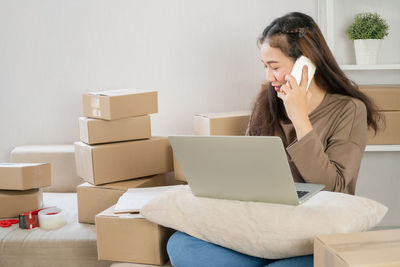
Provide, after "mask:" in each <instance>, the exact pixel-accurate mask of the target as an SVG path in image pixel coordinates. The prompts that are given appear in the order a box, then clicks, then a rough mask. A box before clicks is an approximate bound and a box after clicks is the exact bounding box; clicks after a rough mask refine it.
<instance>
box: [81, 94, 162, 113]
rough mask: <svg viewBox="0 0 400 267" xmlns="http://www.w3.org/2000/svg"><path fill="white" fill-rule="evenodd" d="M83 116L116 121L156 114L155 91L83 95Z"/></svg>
mask: <svg viewBox="0 0 400 267" xmlns="http://www.w3.org/2000/svg"><path fill="white" fill-rule="evenodd" d="M82 101H83V116H85V117H89V118H97V119H104V120H116V119H122V118H128V117H136V116H142V115H146V114H151V113H157V112H158V99H157V91H141V90H135V89H120V90H110V91H101V92H91V93H88V94H83V96H82Z"/></svg>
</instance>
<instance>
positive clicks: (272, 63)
mask: <svg viewBox="0 0 400 267" xmlns="http://www.w3.org/2000/svg"><path fill="white" fill-rule="evenodd" d="M261 60H262V62H263V63H264V67H265V74H266V78H267V81H268V82H270V83H271V85H272V86H273V87H274V89H275V91H279V89H280V87H281V86H282V85H283V84H285V83H286V80H285V76H286V74H290V71H291V70H292V67H293V64H294V60H293V59H292V58H290V57H287V56H285V54H283V52H282V51H281V50H280V49H279V48H275V47H271V46H270V45H269V43H268V42H265V43H263V44H262V45H261Z"/></svg>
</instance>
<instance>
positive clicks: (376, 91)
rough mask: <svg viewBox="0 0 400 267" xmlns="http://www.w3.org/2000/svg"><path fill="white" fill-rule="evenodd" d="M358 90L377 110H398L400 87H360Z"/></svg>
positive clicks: (399, 107) (399, 105) (399, 106)
mask: <svg viewBox="0 0 400 267" xmlns="http://www.w3.org/2000/svg"><path fill="white" fill-rule="evenodd" d="M359 88H360V90H361V92H363V93H364V94H366V95H367V96H368V97H369V98H371V100H372V101H374V103H375V104H376V105H377V107H378V110H381V111H396V110H397V111H399V110H400V85H360V86H359Z"/></svg>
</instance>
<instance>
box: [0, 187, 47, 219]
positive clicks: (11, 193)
mask: <svg viewBox="0 0 400 267" xmlns="http://www.w3.org/2000/svg"><path fill="white" fill-rule="evenodd" d="M42 200H43V193H42V191H41V190H40V189H30V190H24V191H19V190H18V191H16V190H0V218H14V217H18V215H19V214H21V213H25V212H29V211H33V210H37V209H40V208H41V207H42Z"/></svg>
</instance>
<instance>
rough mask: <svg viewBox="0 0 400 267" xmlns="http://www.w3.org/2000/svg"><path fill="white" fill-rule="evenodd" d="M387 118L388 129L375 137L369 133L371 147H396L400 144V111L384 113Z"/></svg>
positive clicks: (379, 132)
mask: <svg viewBox="0 0 400 267" xmlns="http://www.w3.org/2000/svg"><path fill="white" fill-rule="evenodd" d="M381 113H383V115H384V116H385V121H386V127H385V128H384V129H382V130H381V131H378V133H377V134H376V135H375V136H374V134H373V132H372V131H370V132H369V133H368V142H367V144H369V145H395V144H400V111H382V112H381Z"/></svg>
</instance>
